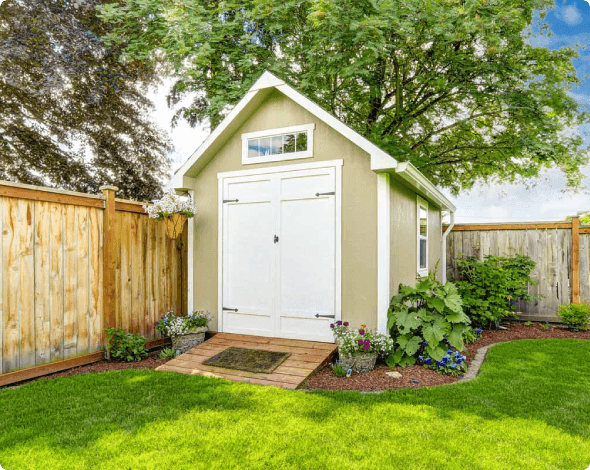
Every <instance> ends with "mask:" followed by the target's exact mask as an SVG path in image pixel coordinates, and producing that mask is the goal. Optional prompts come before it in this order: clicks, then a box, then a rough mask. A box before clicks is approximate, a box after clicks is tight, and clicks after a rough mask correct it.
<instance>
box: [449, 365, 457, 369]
mask: <svg viewBox="0 0 590 470" xmlns="http://www.w3.org/2000/svg"><path fill="white" fill-rule="evenodd" d="M449 367H450V368H451V369H454V368H455V367H457V364H449Z"/></svg>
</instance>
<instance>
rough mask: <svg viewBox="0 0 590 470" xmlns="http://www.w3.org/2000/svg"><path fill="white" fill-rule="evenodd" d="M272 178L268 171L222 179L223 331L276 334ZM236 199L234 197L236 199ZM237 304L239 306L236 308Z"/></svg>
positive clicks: (274, 217)
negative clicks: (255, 174)
mask: <svg viewBox="0 0 590 470" xmlns="http://www.w3.org/2000/svg"><path fill="white" fill-rule="evenodd" d="M273 188H274V186H273V182H272V180H271V179H270V178H269V177H266V178H265V177H264V176H258V177H244V178H231V179H226V180H225V181H224V184H223V199H224V200H226V201H229V202H224V203H223V232H224V234H223V302H222V306H223V307H224V310H223V331H225V332H228V333H239V334H248V335H260V336H274V334H275V331H274V330H275V325H274V318H273V312H274V305H273V302H274V282H275V280H274V275H273V273H274V269H275V268H274V259H275V257H274V251H273V249H274V242H273V238H274V235H275V233H276V231H275V220H276V216H275V214H274V211H275V208H274V204H273V190H274V189H273ZM236 199H237V202H236ZM236 309H237V311H235V310H236Z"/></svg>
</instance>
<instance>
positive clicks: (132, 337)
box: [104, 328, 148, 362]
mask: <svg viewBox="0 0 590 470" xmlns="http://www.w3.org/2000/svg"><path fill="white" fill-rule="evenodd" d="M104 331H106V333H107V341H108V345H107V347H106V355H107V359H110V360H115V361H127V362H134V361H140V360H141V358H142V357H143V356H147V355H148V354H147V351H146V350H145V342H146V338H145V336H142V335H140V334H133V333H129V332H127V331H125V330H124V329H122V328H120V329H116V328H107V329H105V330H104Z"/></svg>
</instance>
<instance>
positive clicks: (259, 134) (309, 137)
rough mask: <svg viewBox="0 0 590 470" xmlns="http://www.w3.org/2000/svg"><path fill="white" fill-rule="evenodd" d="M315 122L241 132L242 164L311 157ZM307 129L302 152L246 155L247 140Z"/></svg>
mask: <svg viewBox="0 0 590 470" xmlns="http://www.w3.org/2000/svg"><path fill="white" fill-rule="evenodd" d="M314 129H315V124H304V125H301V126H290V127H281V128H278V129H266V130H264V131H256V132H248V133H246V134H242V165H252V164H254V163H268V162H282V161H286V160H299V159H301V158H311V157H313V131H314ZM304 131H307V150H305V151H304V152H291V153H281V154H278V155H263V156H261V157H248V140H249V139H257V138H261V137H273V136H277V135H283V134H292V133H297V132H304Z"/></svg>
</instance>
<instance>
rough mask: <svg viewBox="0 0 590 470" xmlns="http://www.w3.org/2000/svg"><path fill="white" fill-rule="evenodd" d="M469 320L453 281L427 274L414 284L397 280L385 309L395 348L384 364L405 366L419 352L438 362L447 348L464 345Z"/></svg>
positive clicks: (413, 361) (413, 359)
mask: <svg viewBox="0 0 590 470" xmlns="http://www.w3.org/2000/svg"><path fill="white" fill-rule="evenodd" d="M469 323H470V322H469V318H468V317H467V315H465V314H464V313H463V309H462V302H461V297H460V296H459V294H458V292H457V289H456V288H455V286H454V285H453V284H452V283H450V282H447V283H446V284H445V285H444V286H443V285H442V284H441V283H440V282H438V281H436V280H435V279H434V278H433V277H432V276H429V277H427V278H423V279H421V280H420V281H419V282H418V283H417V284H416V286H415V287H409V286H404V285H403V284H400V287H399V294H398V295H396V296H394V297H393V298H392V299H391V304H390V307H389V312H388V328H389V331H390V332H391V336H392V338H394V340H395V342H396V344H397V348H396V350H395V352H394V353H393V354H392V355H391V356H389V357H388V358H387V364H388V365H389V366H391V367H393V366H395V365H396V364H399V365H400V366H402V367H405V366H408V365H413V364H414V363H415V362H416V358H417V357H419V356H423V357H430V358H432V359H433V360H435V361H439V362H440V361H441V360H442V357H443V356H444V355H445V351H446V350H447V349H449V348H453V347H455V348H457V349H458V350H462V349H463V347H464V343H465V337H464V335H465V333H466V332H468V331H470V330H471V328H470V327H469Z"/></svg>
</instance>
